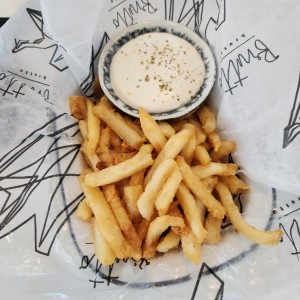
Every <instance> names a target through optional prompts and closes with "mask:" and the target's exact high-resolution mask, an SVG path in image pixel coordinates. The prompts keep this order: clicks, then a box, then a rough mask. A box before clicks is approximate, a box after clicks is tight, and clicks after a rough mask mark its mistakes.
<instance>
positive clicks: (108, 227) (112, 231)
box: [79, 174, 132, 258]
mask: <svg viewBox="0 0 300 300" xmlns="http://www.w3.org/2000/svg"><path fill="white" fill-rule="evenodd" d="M87 175H88V174H87ZM87 175H80V176H79V182H80V185H81V187H82V189H83V192H84V195H85V197H86V199H87V202H88V205H89V207H90V208H91V209H92V211H93V213H94V216H95V218H96V220H97V223H98V224H99V226H100V228H101V230H102V233H103V236H104V238H105V240H106V241H107V243H108V245H109V247H110V248H111V249H112V251H113V252H114V253H115V255H116V256H117V257H118V258H126V257H129V256H130V254H131V250H132V248H131V246H130V244H129V243H128V242H127V241H126V240H125V238H124V237H123V235H122V231H121V229H120V227H119V225H118V222H117V220H116V218H115V216H114V214H113V212H112V209H111V207H110V205H109V204H108V202H107V201H106V199H105V197H104V195H103V193H102V191H101V190H100V189H99V188H98V187H90V186H88V185H86V184H85V182H84V181H85V180H84V177H85V176H87Z"/></svg>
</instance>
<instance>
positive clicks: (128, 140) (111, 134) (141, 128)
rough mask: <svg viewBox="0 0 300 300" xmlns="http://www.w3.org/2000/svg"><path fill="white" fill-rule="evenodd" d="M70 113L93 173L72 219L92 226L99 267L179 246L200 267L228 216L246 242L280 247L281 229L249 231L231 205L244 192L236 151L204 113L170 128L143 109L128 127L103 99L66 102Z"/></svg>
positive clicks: (84, 178) (83, 178) (86, 177)
mask: <svg viewBox="0 0 300 300" xmlns="http://www.w3.org/2000/svg"><path fill="white" fill-rule="evenodd" d="M70 109H71V112H72V114H73V116H74V117H76V118H78V120H79V128H80V132H81V135H82V138H83V142H82V147H81V152H82V153H83V154H84V156H85V158H86V162H87V164H88V165H89V167H90V168H91V169H88V170H84V171H83V172H82V174H81V175H80V176H79V181H80V184H81V187H82V189H83V192H84V195H85V199H84V200H83V201H82V202H81V203H80V204H79V206H78V209H77V211H76V214H77V216H78V218H80V219H81V220H84V221H88V222H90V228H91V235H92V240H93V244H94V247H95V253H96V256H97V258H98V259H99V260H100V261H101V263H102V264H103V265H110V264H112V263H113V262H114V260H115V259H116V258H118V259H122V258H128V257H132V258H134V259H135V260H139V259H141V258H144V259H150V258H152V257H154V256H155V253H156V252H163V253H165V252H167V251H170V250H172V249H177V248H179V245H180V244H181V248H182V250H183V253H184V255H185V256H186V257H187V258H188V259H190V260H191V261H192V262H194V263H195V264H199V263H200V262H201V247H202V244H203V243H204V244H205V243H207V244H212V243H214V244H215V243H218V242H219V241H220V240H221V238H222V229H221V224H222V219H223V217H224V216H225V215H226V216H228V218H229V219H230V220H231V222H232V224H233V227H234V228H235V230H236V231H237V232H239V233H241V234H242V235H244V236H246V237H247V238H249V239H250V240H251V241H253V242H255V243H257V244H263V245H266V244H276V243H278V242H279V240H280V238H281V236H282V232H281V230H280V229H277V230H274V231H263V230H259V229H256V228H254V227H252V226H250V225H249V224H248V223H247V222H246V221H245V220H244V219H243V217H242V215H241V214H240V213H239V210H238V208H237V207H236V205H235V204H234V202H233V197H232V195H235V194H240V193H242V192H245V191H247V190H248V189H249V187H248V185H247V184H246V183H245V182H243V181H242V180H241V179H240V178H239V177H237V175H236V173H237V169H238V166H237V165H236V164H228V163H226V162H225V159H226V157H227V156H228V155H229V154H230V153H233V152H234V151H235V149H236V143H235V142H234V141H222V140H221V137H220V136H219V134H218V132H217V124H216V118H215V116H214V114H213V112H212V110H211V109H210V108H209V107H208V106H206V105H202V106H201V107H200V108H199V110H198V111H197V112H196V113H194V114H193V115H192V116H189V117H187V118H186V119H181V120H175V121H174V120H173V121H171V122H156V121H155V120H154V118H153V117H152V116H151V115H150V114H149V113H148V112H147V111H145V110H144V109H143V108H142V107H140V108H139V113H140V119H139V120H133V119H131V118H130V117H128V116H123V115H122V114H120V113H118V112H116V111H115V109H114V108H113V106H112V105H111V104H110V103H109V102H108V100H107V98H106V97H105V96H102V98H101V99H100V100H99V101H97V104H93V103H92V101H90V100H88V99H84V98H82V97H79V98H78V97H73V98H72V97H70ZM153 150H155V151H153ZM176 251H177V250H176Z"/></svg>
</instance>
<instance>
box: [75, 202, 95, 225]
mask: <svg viewBox="0 0 300 300" xmlns="http://www.w3.org/2000/svg"><path fill="white" fill-rule="evenodd" d="M76 216H77V218H79V219H80V220H82V221H89V220H90V219H91V218H92V216H93V212H92V210H91V208H90V207H89V205H88V203H87V201H86V199H83V200H82V201H81V202H80V203H79V205H78V207H77V209H76Z"/></svg>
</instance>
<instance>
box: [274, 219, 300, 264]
mask: <svg viewBox="0 0 300 300" xmlns="http://www.w3.org/2000/svg"><path fill="white" fill-rule="evenodd" d="M279 227H280V228H281V229H282V230H283V231H284V233H285V234H284V236H283V238H282V241H283V242H285V237H287V238H288V240H289V241H290V243H291V244H292V246H293V250H294V251H293V252H291V255H296V257H297V259H298V261H299V254H300V228H299V224H298V222H297V220H296V219H293V221H292V224H291V225H290V228H289V231H287V229H286V228H285V227H284V225H283V224H282V223H279Z"/></svg>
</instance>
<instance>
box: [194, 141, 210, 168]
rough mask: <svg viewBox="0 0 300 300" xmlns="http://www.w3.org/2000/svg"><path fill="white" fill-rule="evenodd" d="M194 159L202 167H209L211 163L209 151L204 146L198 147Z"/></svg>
mask: <svg viewBox="0 0 300 300" xmlns="http://www.w3.org/2000/svg"><path fill="white" fill-rule="evenodd" d="M194 159H196V160H198V161H199V162H200V164H201V165H204V166H205V165H207V164H208V163H210V162H211V157H210V155H209V153H208V151H207V150H206V149H205V147H203V146H202V145H198V146H197V147H196V149H195V154H194Z"/></svg>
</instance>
